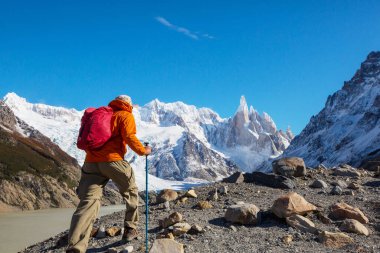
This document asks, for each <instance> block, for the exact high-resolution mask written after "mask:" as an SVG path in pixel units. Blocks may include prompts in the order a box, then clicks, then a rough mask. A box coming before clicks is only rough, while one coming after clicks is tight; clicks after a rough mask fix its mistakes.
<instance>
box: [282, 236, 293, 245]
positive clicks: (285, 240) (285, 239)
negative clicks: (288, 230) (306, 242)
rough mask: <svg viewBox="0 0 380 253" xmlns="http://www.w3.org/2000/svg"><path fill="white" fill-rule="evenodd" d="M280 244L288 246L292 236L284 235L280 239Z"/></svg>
mask: <svg viewBox="0 0 380 253" xmlns="http://www.w3.org/2000/svg"><path fill="white" fill-rule="evenodd" d="M281 240H282V242H283V243H285V244H290V243H291V242H292V241H293V236H292V235H285V236H284V237H282V239H281Z"/></svg>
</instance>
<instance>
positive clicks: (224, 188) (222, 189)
mask: <svg viewBox="0 0 380 253" xmlns="http://www.w3.org/2000/svg"><path fill="white" fill-rule="evenodd" d="M218 191H219V193H220V194H221V195H226V194H228V186H227V185H223V186H221V187H219V189H218Z"/></svg>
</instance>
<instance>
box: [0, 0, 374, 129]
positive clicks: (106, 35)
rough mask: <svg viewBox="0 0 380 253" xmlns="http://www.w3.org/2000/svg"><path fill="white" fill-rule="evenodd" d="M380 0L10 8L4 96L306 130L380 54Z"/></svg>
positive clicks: (1, 65) (0, 29) (0, 41)
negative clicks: (239, 117) (122, 97)
mask: <svg viewBox="0 0 380 253" xmlns="http://www.w3.org/2000/svg"><path fill="white" fill-rule="evenodd" d="M379 13H380V2H379V1H376V0H374V1H322V0H321V1H220V0H219V1H206V0H202V1H197V0H192V1H94V0H92V1H38V0H36V1H17V0H14V1H7V2H6V1H0V96H3V95H5V94H6V93H7V92H10V91H14V92H16V93H18V94H19V95H21V96H23V97H26V98H27V99H28V100H30V101H32V102H44V103H48V104H52V105H61V106H66V107H74V108H77V109H83V108H85V107H89V106H100V105H103V104H106V103H107V102H108V101H109V100H110V99H112V98H113V97H115V96H116V95H118V94H129V95H130V96H132V98H133V99H134V102H136V103H138V104H145V103H147V102H149V101H150V100H152V99H154V98H158V99H159V100H161V101H164V102H173V101H178V100H181V101H183V102H185V103H188V104H194V105H196V106H198V107H209V108H212V109H213V110H215V111H217V112H218V113H219V114H220V115H221V116H222V117H229V116H231V115H233V114H234V112H235V110H236V109H237V106H238V104H239V99H240V96H241V95H245V96H246V99H247V102H248V104H249V105H253V106H254V107H255V108H256V109H257V110H259V111H260V112H262V111H266V112H268V113H269V114H270V115H271V116H272V117H273V119H274V120H275V122H276V123H277V125H278V127H280V128H282V129H284V128H286V127H287V126H288V125H290V126H291V127H292V129H293V130H294V132H295V133H299V132H300V131H301V130H302V129H303V127H304V126H305V125H306V124H307V122H308V121H309V119H310V117H311V116H312V115H313V114H316V113H318V112H319V111H320V110H321V109H322V107H323V105H324V103H325V101H326V98H327V96H328V95H329V94H331V93H333V92H334V91H336V90H338V89H340V88H341V87H342V85H343V81H345V80H349V79H350V78H351V77H352V76H353V74H354V72H355V71H356V69H357V68H358V67H359V66H360V63H361V62H362V61H363V60H364V59H365V57H366V56H367V54H368V53H369V52H370V51H373V50H380V15H379Z"/></svg>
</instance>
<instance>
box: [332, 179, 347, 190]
mask: <svg viewBox="0 0 380 253" xmlns="http://www.w3.org/2000/svg"><path fill="white" fill-rule="evenodd" d="M331 184H332V185H333V186H339V187H340V188H342V189H344V188H347V183H346V182H344V181H343V180H338V181H336V182H332V183H331Z"/></svg>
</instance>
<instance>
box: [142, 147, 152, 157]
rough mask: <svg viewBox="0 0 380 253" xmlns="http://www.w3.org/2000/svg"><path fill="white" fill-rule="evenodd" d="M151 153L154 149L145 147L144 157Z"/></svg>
mask: <svg viewBox="0 0 380 253" xmlns="http://www.w3.org/2000/svg"><path fill="white" fill-rule="evenodd" d="M150 153H152V148H151V147H149V146H146V147H145V154H144V155H150Z"/></svg>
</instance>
